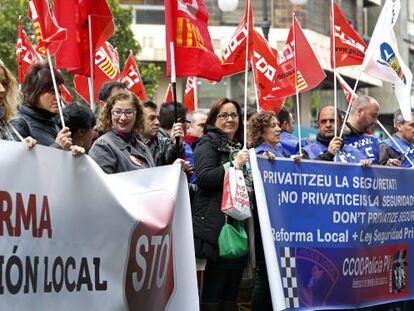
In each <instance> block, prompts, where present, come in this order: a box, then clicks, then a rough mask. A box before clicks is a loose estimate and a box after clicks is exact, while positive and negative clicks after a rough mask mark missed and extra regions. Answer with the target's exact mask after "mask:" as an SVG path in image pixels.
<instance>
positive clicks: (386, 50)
mask: <svg viewBox="0 0 414 311" xmlns="http://www.w3.org/2000/svg"><path fill="white" fill-rule="evenodd" d="M380 50H381V59H383V60H384V61H385V62H386V64H384V65H389V66H390V67H391V68H392V70H394V72H395V73H396V74H397V75H398V77H399V78H400V79H401V81H403V82H404V84H407V80H406V78H405V75H404V72H403V70H402V68H401V65H400V62H399V61H398V57H397V55H396V54H395V52H394V50H393V49H392V46H391V45H389V44H388V43H387V42H383V43H382V44H381V45H380Z"/></svg>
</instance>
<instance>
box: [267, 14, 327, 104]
mask: <svg viewBox="0 0 414 311" xmlns="http://www.w3.org/2000/svg"><path fill="white" fill-rule="evenodd" d="M293 22H294V23H295V25H294V27H293V26H292V27H290V31H289V35H288V38H287V40H286V44H285V47H284V49H283V52H282V53H281V54H279V66H278V69H277V71H276V75H275V80H274V84H275V86H274V87H273V89H272V92H271V94H270V95H271V97H273V98H284V97H287V96H291V95H293V94H296V86H295V81H296V83H297V88H298V90H299V92H300V93H303V92H306V91H309V90H311V89H313V88H315V87H317V86H318V85H319V83H321V82H322V81H323V79H325V77H326V74H325V72H324V71H323V69H322V67H321V65H320V64H319V61H318V59H317V58H316V56H315V53H314V52H313V50H312V48H311V46H310V44H309V42H308V40H307V39H306V37H305V34H304V33H303V31H302V27H301V26H300V24H299V22H298V21H297V19H296V17H294V19H293ZM293 31H295V34H294V33H293ZM294 38H296V42H295V40H294ZM295 58H296V75H297V78H296V79H295Z"/></svg>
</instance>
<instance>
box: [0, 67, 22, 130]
mask: <svg viewBox="0 0 414 311" xmlns="http://www.w3.org/2000/svg"><path fill="white" fill-rule="evenodd" d="M0 68H1V69H3V70H4V74H5V76H6V87H5V89H6V98H5V101H4V110H5V113H4V117H3V121H4V122H5V123H6V124H9V123H10V120H11V119H12V118H13V116H14V115H15V114H16V110H17V105H18V104H19V100H20V96H19V86H18V84H17V81H16V78H15V77H14V76H13V74H12V73H11V72H10V70H9V69H7V67H6V66H5V65H4V64H3V63H0Z"/></svg>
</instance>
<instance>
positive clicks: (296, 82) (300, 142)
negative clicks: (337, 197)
mask: <svg viewBox="0 0 414 311" xmlns="http://www.w3.org/2000/svg"><path fill="white" fill-rule="evenodd" d="M295 20H296V15H295V13H293V41H294V42H295V47H294V49H295V53H294V57H295V88H296V110H297V112H298V115H297V117H298V138H299V156H300V157H301V156H302V133H301V132H302V129H301V124H300V107H299V89H298V73H297V71H298V70H297V59H296V58H297V57H296V56H297V55H296V52H297V51H296V30H295Z"/></svg>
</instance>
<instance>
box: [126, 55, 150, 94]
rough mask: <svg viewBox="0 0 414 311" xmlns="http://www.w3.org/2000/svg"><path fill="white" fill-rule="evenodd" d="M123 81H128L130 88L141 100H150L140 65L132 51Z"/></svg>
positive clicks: (127, 61)
mask: <svg viewBox="0 0 414 311" xmlns="http://www.w3.org/2000/svg"><path fill="white" fill-rule="evenodd" d="M121 81H122V82H124V83H126V85H127V87H128V89H129V90H130V91H131V92H133V93H135V94H136V95H137V96H138V98H139V99H140V100H142V101H147V100H148V97H147V94H146V92H145V87H144V83H143V82H142V78H141V74H140V73H139V69H138V65H137V62H136V61H135V56H134V54H133V53H132V52H131V53H129V56H128V58H127V60H126V62H125V66H124V70H123V71H122V75H121Z"/></svg>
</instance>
